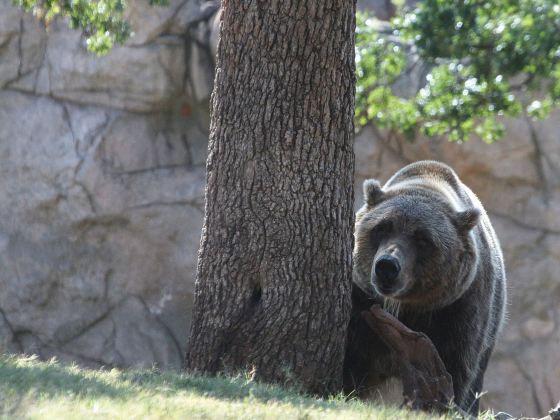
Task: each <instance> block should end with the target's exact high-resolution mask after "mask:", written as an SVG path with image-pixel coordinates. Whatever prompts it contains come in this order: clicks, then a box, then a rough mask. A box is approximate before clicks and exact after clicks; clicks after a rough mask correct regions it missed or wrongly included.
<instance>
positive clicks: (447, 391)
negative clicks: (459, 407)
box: [361, 305, 454, 411]
mask: <svg viewBox="0 0 560 420" xmlns="http://www.w3.org/2000/svg"><path fill="white" fill-rule="evenodd" d="M361 315H362V317H363V318H364V320H365V322H366V323H367V324H368V326H369V327H370V328H371V329H372V330H373V331H374V332H375V333H376V334H377V335H378V336H379V338H380V339H381V340H383V342H384V343H385V344H386V345H387V347H389V349H391V351H392V352H394V353H395V357H396V360H397V361H398V363H399V364H400V366H399V370H400V375H401V380H402V383H403V397H404V404H405V405H406V406H407V407H409V408H412V409H420V410H437V411H445V410H448V409H449V408H450V407H451V404H452V401H453V397H454V394H453V380H452V378H451V375H450V374H449V373H448V372H447V370H446V368H445V365H444V364H443V361H442V360H441V358H440V356H439V354H438V352H437V349H436V347H435V346H434V344H433V343H432V341H431V340H430V339H429V338H428V336H426V335H425V334H423V333H419V332H416V331H412V330H411V329H410V328H408V327H407V326H405V325H404V324H402V323H401V322H400V321H399V320H398V319H397V318H395V317H393V316H392V315H391V314H389V313H387V312H386V311H384V310H383V309H382V308H381V306H380V305H373V306H372V307H371V308H370V310H369V311H362V313H361Z"/></svg>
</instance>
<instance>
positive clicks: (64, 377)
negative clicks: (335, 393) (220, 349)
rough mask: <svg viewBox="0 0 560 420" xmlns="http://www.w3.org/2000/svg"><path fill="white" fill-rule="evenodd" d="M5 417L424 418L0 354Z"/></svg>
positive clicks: (247, 384)
mask: <svg viewBox="0 0 560 420" xmlns="http://www.w3.org/2000/svg"><path fill="white" fill-rule="evenodd" d="M0 417H1V418H6V419H13V418H29V419H35V418H37V419H39V418H40V419H73V420H74V419H91V418H95V419H106V418H110V419H121V418H123V419H125V418H126V419H135V418H137V419H175V418H176V419H238V418H247V419H283V420H286V419H337V420H340V419H395V418H399V419H400V418H410V419H428V418H437V417H430V416H428V415H422V414H420V413H418V412H409V411H405V410H399V409H397V408H390V407H380V406H375V405H372V404H368V403H364V402H361V401H356V400H350V401H346V400H345V399H344V398H343V397H342V396H340V397H336V398H331V399H319V398H312V397H306V396H304V395H301V394H300V393H298V392H297V391H295V390H293V389H288V388H284V387H280V386H272V385H266V384H260V383H257V382H255V381H253V380H251V379H250V378H249V377H243V376H236V377H206V376H199V375H188V374H178V373H173V372H159V371H155V370H118V369H111V370H89V369H83V368H80V367H78V366H75V365H70V366H69V365H62V364H60V363H58V362H56V361H54V360H53V361H48V362H42V361H39V360H38V359H37V358H34V357H22V356H0Z"/></svg>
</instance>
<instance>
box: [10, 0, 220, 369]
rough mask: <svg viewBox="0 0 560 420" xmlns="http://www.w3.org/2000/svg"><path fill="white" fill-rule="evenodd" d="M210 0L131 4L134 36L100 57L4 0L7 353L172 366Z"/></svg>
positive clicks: (191, 266) (199, 186) (203, 96)
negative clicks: (163, 4) (165, 4)
mask: <svg viewBox="0 0 560 420" xmlns="http://www.w3.org/2000/svg"><path fill="white" fill-rule="evenodd" d="M215 10H216V7H215V5H213V4H210V3H203V2H201V1H195V0H193V1H181V2H180V1H172V2H171V4H170V6H169V7H166V8H152V7H150V6H148V4H147V2H143V1H138V2H132V4H131V8H130V9H129V18H130V20H131V21H132V23H133V25H134V27H135V28H136V35H135V37H134V38H133V39H132V40H131V41H130V42H129V43H128V44H127V45H126V46H124V47H117V48H115V50H114V51H113V52H112V53H111V54H109V55H108V56H106V57H101V58H99V57H96V56H94V55H92V54H89V53H87V52H86V51H85V49H84V45H83V41H82V39H81V37H80V35H79V34H78V33H76V32H74V31H71V30H69V29H68V28H67V25H66V24H64V23H63V22H56V23H55V24H53V25H52V26H51V27H50V28H49V30H48V31H45V29H44V28H42V27H41V25H39V24H38V23H37V22H36V21H35V20H34V18H33V17H32V16H31V15H29V14H23V13H21V12H20V11H19V10H18V9H17V8H15V7H12V6H11V2H10V1H9V0H2V1H0V290H2V293H0V349H1V350H3V351H6V350H7V351H23V352H26V353H38V354H39V355H41V356H42V357H45V358H47V357H51V356H57V357H58V358H60V359H62V360H77V361H79V362H81V363H83V364H86V365H92V366H99V365H108V366H113V365H115V366H131V365H141V366H151V365H152V364H157V365H159V366H162V367H169V368H178V367H180V365H181V363H182V355H183V353H184V350H185V345H186V336H187V330H188V324H189V311H190V307H191V304H192V293H193V286H194V284H193V283H194V273H195V267H196V253H197V248H198V242H199V238H200V229H201V226H202V209H203V197H204V178H205V168H204V164H205V160H206V144H207V141H208V124H209V116H208V97H209V94H210V89H211V80H212V72H213V60H212V55H211V53H210V52H209V47H208V40H209V38H210V36H211V32H212V31H211V29H212V27H211V25H210V23H209V22H207V21H208V20H209V19H211V18H212V16H213V14H214V13H213V12H214V11H215ZM205 43H206V44H205ZM195 70H196V71H195ZM193 75H194V76H193Z"/></svg>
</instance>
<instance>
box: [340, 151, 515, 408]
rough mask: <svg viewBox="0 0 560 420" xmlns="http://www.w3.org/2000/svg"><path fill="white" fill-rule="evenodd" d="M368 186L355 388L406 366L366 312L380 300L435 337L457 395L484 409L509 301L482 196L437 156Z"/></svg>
mask: <svg viewBox="0 0 560 420" xmlns="http://www.w3.org/2000/svg"><path fill="white" fill-rule="evenodd" d="M364 194H365V201H366V203H365V204H364V206H363V207H362V208H361V209H360V210H359V211H358V213H357V215H356V226H355V248H354V272H353V282H354V287H353V296H352V298H353V314H352V319H351V321H350V327H349V330H348V331H349V332H348V347H347V352H346V359H345V374H344V382H345V389H346V391H347V392H350V391H356V392H357V393H358V395H361V396H370V395H371V393H372V391H373V392H377V390H378V389H380V388H381V387H382V385H383V383H386V382H387V381H388V380H389V379H391V378H394V377H397V375H398V372H397V365H396V363H395V361H394V360H391V355H390V354H389V352H388V349H387V348H386V346H385V345H384V344H383V343H382V342H381V341H380V339H379V338H378V337H376V336H375V335H374V334H373V333H372V332H371V330H370V329H369V328H368V327H367V326H366V325H365V323H364V321H363V320H361V318H360V316H359V313H360V311H362V310H364V309H368V308H369V307H370V306H371V305H372V304H374V303H381V304H383V305H384V306H385V308H386V309H388V310H389V311H391V312H392V313H393V314H394V315H396V316H397V317H398V318H399V320H400V321H401V322H402V323H404V324H405V325H406V326H408V327H409V328H411V329H413V330H415V331H419V332H423V333H425V334H426V335H427V336H428V337H430V339H431V340H432V342H433V343H434V345H435V346H436V348H437V350H438V352H439V355H440V356H441V358H442V360H443V362H444V364H445V366H446V368H447V370H448V372H449V373H450V374H451V376H452V378H453V387H454V392H455V403H456V404H457V405H458V406H459V407H461V408H462V409H463V410H465V411H467V412H470V413H473V414H474V413H477V412H478V398H477V394H478V393H480V392H481V391H482V382H483V376H484V371H485V370H486V366H487V364H488V359H489V358H490V355H491V353H492V350H493V348H494V344H495V342H496V336H497V334H498V331H499V330H500V327H501V325H502V322H503V319H504V308H505V301H506V289H505V270H504V264H503V258H502V252H501V249H500V245H499V242H498V239H497V238H496V234H495V233H494V229H493V228H492V225H491V224H490V220H489V218H488V216H487V215H486V212H485V211H484V208H483V207H482V204H481V203H480V201H479V200H478V198H477V197H476V196H475V195H474V193H473V192H472V191H471V190H470V189H469V188H468V187H467V186H465V185H464V184H463V183H462V182H461V181H460V180H459V178H458V177H457V175H456V174H455V172H454V171H453V170H452V169H451V168H450V167H448V166H447V165H444V164H442V163H439V162H435V161H421V162H416V163H413V164H411V165H408V166H406V167H404V168H403V169H401V170H400V171H399V172H397V173H396V174H395V175H394V176H393V177H392V178H391V179H389V181H387V183H386V184H385V185H384V186H383V187H381V185H380V184H379V182H377V181H375V180H368V181H365V183H364Z"/></svg>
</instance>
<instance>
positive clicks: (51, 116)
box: [0, 0, 560, 415]
mask: <svg viewBox="0 0 560 420" xmlns="http://www.w3.org/2000/svg"><path fill="white" fill-rule="evenodd" d="M364 4H366V5H370V6H371V7H375V8H380V7H384V6H383V5H385V4H389V2H386V1H382V0H379V1H365V0H364ZM215 10H216V5H215V3H214V2H204V1H201V0H171V2H170V6H169V7H168V8H151V7H149V6H148V5H147V3H146V2H144V1H143V0H133V1H131V2H130V10H129V17H130V19H131V21H132V24H133V27H134V29H135V31H136V34H135V36H134V37H133V38H132V39H131V40H130V41H129V42H128V43H127V44H126V45H125V46H123V47H116V48H115V49H114V50H113V51H112V52H111V53H110V54H109V55H107V56H105V57H101V58H99V57H96V56H93V55H91V54H89V53H87V52H86V51H85V49H84V43H83V40H82V39H81V37H80V35H79V34H77V33H75V32H73V31H71V30H69V29H68V28H67V27H66V25H65V24H64V23H63V22H62V23H61V22H55V23H53V24H52V25H51V26H50V27H49V28H43V27H42V26H41V25H40V24H38V23H37V22H36V21H35V20H34V18H33V17H32V16H30V15H28V14H23V13H21V12H20V11H19V10H18V9H17V8H14V7H13V6H11V2H10V0H0V291H1V292H0V350H2V351H15V352H26V353H37V354H39V355H40V356H41V357H43V358H49V357H52V356H56V357H57V358H59V359H61V360H65V361H70V360H72V361H78V362H80V363H82V364H84V365H87V366H95V367H96V366H101V365H104V366H123V367H126V366H151V365H153V364H156V365H158V366H160V367H163V368H179V367H180V366H181V362H182V355H183V353H184V350H185V346H186V345H187V343H186V341H187V331H188V327H189V319H190V310H191V306H192V294H193V288H194V276H195V269H196V254H197V248H198V243H199V238H200V228H201V225H202V209H203V205H204V203H203V196H204V178H205V168H204V163H205V156H206V147H207V141H208V124H209V115H208V97H209V95H210V91H211V85H212V79H213V55H214V52H215V49H214V48H215V39H216V20H215V15H214V11H215ZM391 13H392V11H389V12H387V14H388V15H389V14H391ZM559 130H560V115H555V116H554V117H553V118H551V119H550V120H548V121H547V122H545V123H539V124H535V123H530V122H528V121H525V120H515V121H510V122H508V134H507V138H506V139H505V140H503V141H501V142H499V143H497V144H494V145H490V146H488V145H485V144H483V143H481V142H480V141H477V140H473V141H471V142H468V143H465V144H462V145H459V144H450V143H447V142H445V141H443V140H426V139H419V140H417V141H416V142H414V143H409V142H406V141H404V140H402V139H399V138H388V137H387V136H386V135H384V134H383V133H380V132H378V131H377V130H375V128H368V129H366V130H364V131H363V132H362V133H360V134H359V135H358V136H357V139H356V152H357V153H356V155H357V177H356V178H357V191H360V190H361V187H360V186H359V184H360V183H361V181H362V180H363V179H364V178H367V177H377V178H379V179H381V180H383V181H384V180H386V179H387V178H388V177H389V176H390V175H391V174H392V173H393V172H394V171H395V170H397V169H398V168H399V167H401V166H403V165H404V164H406V163H408V162H411V161H414V160H418V159H425V158H430V159H439V160H442V161H445V162H447V163H449V164H451V165H452V166H453V167H455V168H456V170H457V171H458V172H459V174H460V176H461V177H462V178H463V180H464V181H465V182H466V183H467V184H469V185H470V186H471V187H472V188H473V189H474V190H475V192H476V193H477V194H478V195H479V196H480V198H481V200H482V201H483V203H484V204H485V205H486V207H487V209H488V210H489V214H490V217H491V218H492V221H493V222H494V225H495V227H496V229H497V231H498V235H499V237H500V239H501V242H502V245H503V248H504V252H505V257H506V264H507V271H508V278H509V282H510V283H509V284H510V286H509V295H510V304H509V320H508V324H507V326H506V328H505V331H504V334H503V336H502V339H501V341H500V344H499V346H498V351H497V352H496V355H495V357H494V359H493V361H492V363H491V366H490V369H489V371H488V375H487V381H486V388H487V389H488V395H487V396H486V397H484V398H485V404H486V405H488V406H492V407H496V408H498V409H500V410H505V411H510V412H512V413H514V414H518V415H519V414H526V415H537V414H542V413H544V412H545V411H546V410H547V409H548V408H549V407H551V406H552V405H553V404H554V403H555V402H556V401H557V400H558V399H560V380H559V379H558V378H560V370H559V369H560V352H559V351H558V348H560V330H559V328H558V322H559V306H558V304H557V302H558V301H559V299H560V280H559V276H560V251H559V250H560V217H559V215H560V142H559V141H558V139H557V133H558V132H560V131H559ZM359 200H360V198H358V204H359Z"/></svg>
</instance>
